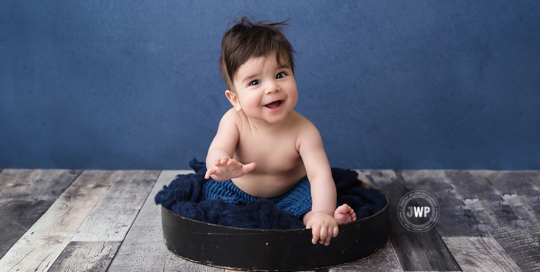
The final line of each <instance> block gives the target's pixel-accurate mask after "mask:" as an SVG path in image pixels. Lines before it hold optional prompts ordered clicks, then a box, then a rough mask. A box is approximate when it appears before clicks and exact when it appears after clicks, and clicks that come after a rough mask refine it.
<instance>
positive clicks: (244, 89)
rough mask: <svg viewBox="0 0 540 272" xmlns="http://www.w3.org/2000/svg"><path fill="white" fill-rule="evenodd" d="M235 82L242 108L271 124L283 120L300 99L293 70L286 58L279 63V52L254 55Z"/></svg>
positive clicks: (235, 77) (236, 76)
mask: <svg viewBox="0 0 540 272" xmlns="http://www.w3.org/2000/svg"><path fill="white" fill-rule="evenodd" d="M233 84H234V87H235V89H236V94H237V95H238V100H239V106H240V107H241V109H242V111H243V112H244V113H245V114H246V115H247V116H248V117H250V118H255V119H260V120H265V121H267V122H268V123H271V124H275V123H279V122H281V121H283V120H284V119H285V117H286V116H287V114H288V113H289V112H291V111H292V109H293V108H294V106H295V105H296V102H297V101H298V91H297V89H296V81H295V80H294V76H293V73H292V70H291V68H290V66H289V65H288V64H284V63H283V62H282V63H281V66H278V64H277V60H276V55H275V53H274V54H271V55H269V56H266V57H258V58H254V57H252V58H250V59H249V60H248V61H246V62H245V63H244V64H242V65H241V66H240V68H239V69H238V72H237V73H236V75H235V76H234V79H233ZM237 109H238V108H237Z"/></svg>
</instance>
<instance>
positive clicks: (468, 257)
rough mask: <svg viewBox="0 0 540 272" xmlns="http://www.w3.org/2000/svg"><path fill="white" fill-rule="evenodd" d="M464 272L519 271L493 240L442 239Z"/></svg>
mask: <svg viewBox="0 0 540 272" xmlns="http://www.w3.org/2000/svg"><path fill="white" fill-rule="evenodd" d="M442 239H443V240H444V243H445V244H446V245H447V246H448V249H450V252H452V255H453V256H454V258H456V260H457V261H458V263H459V265H460V266H461V268H462V269H463V271H464V272H467V271H486V272H492V271H493V272H495V271H501V272H506V271H521V269H519V267H518V266H517V265H516V263H515V262H514V260H512V258H511V257H510V256H508V254H506V251H504V249H503V248H501V246H500V245H499V243H497V241H495V239H494V238H487V237H443V238H442Z"/></svg>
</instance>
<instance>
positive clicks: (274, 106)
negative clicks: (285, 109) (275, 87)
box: [264, 100, 283, 109]
mask: <svg viewBox="0 0 540 272" xmlns="http://www.w3.org/2000/svg"><path fill="white" fill-rule="evenodd" d="M281 102H283V101H282V100H278V101H274V102H272V103H270V104H266V105H264V106H265V107H267V108H269V109H272V108H277V107H279V105H281Z"/></svg>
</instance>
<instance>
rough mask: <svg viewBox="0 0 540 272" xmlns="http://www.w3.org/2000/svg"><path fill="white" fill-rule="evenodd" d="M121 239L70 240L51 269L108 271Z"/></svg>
mask: <svg viewBox="0 0 540 272" xmlns="http://www.w3.org/2000/svg"><path fill="white" fill-rule="evenodd" d="M120 244H122V242H120V241H84V242H70V243H69V244H68V246H67V247H66V248H65V249H64V251H63V252H62V254H61V255H60V256H59V257H58V259H56V261H55V262H54V264H53V265H52V267H51V271H92V272H97V271H107V268H108V267H109V264H110V263H111V261H112V259H113V258H114V255H115V254H116V251H117V250H118V248H119V247H120Z"/></svg>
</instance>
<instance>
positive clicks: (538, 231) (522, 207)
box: [487, 171, 540, 244]
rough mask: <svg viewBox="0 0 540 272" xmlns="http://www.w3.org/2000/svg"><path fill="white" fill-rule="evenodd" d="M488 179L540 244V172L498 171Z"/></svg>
mask: <svg viewBox="0 0 540 272" xmlns="http://www.w3.org/2000/svg"><path fill="white" fill-rule="evenodd" d="M487 179H488V180H489V181H490V182H491V183H493V185H494V186H495V188H497V190H499V191H500V192H501V193H502V197H503V199H504V202H505V203H506V204H508V205H510V207H511V208H512V210H513V211H514V213H515V214H516V215H517V217H518V218H519V220H521V221H522V222H523V223H524V224H525V226H526V228H527V232H528V233H529V234H530V235H531V237H532V238H533V239H534V240H535V242H536V243H537V244H540V171H517V172H515V171H498V172H494V173H492V174H491V175H489V176H488V177H487Z"/></svg>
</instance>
